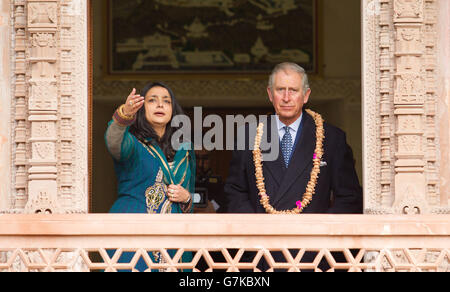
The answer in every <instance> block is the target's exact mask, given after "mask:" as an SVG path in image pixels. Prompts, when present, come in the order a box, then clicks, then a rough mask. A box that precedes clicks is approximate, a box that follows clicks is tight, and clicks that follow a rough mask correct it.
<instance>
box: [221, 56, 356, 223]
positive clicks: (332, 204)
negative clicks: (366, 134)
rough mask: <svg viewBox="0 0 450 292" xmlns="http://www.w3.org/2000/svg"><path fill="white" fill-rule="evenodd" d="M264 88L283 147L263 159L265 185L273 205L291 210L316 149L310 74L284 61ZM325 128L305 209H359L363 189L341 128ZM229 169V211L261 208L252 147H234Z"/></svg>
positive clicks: (329, 126)
mask: <svg viewBox="0 0 450 292" xmlns="http://www.w3.org/2000/svg"><path fill="white" fill-rule="evenodd" d="M267 93H268V95H269V99H270V101H271V103H272V104H273V107H274V109H275V112H276V117H275V119H276V121H277V129H278V133H279V138H280V150H281V151H280V155H279V157H278V159H277V160H275V161H264V162H263V173H264V178H265V184H266V190H267V194H268V195H269V196H270V203H271V205H272V206H273V207H274V208H275V209H276V210H279V211H282V210H291V209H293V208H295V207H296V202H298V201H299V200H301V199H302V196H303V193H304V192H305V189H306V186H307V184H308V181H309V180H310V174H311V170H312V167H313V156H314V150H315V148H316V125H315V122H314V120H313V118H312V117H311V116H310V115H309V114H308V113H306V112H305V111H304V105H305V104H306V103H307V102H308V100H309V97H310V95H311V89H310V88H309V84H308V76H307V75H306V73H305V71H304V69H303V68H301V67H300V66H298V65H297V64H294V63H282V64H280V65H278V66H276V67H275V69H274V70H273V73H272V75H271V77H270V80H269V86H268V88H267ZM267 128H268V129H269V130H270V126H268V127H267ZM324 130H325V139H324V142H323V145H324V146H323V148H324V155H323V157H322V163H321V167H320V174H319V178H318V180H317V185H316V189H315V194H314V195H313V198H312V201H311V203H310V204H309V205H308V206H307V207H306V208H305V209H304V210H303V213H356V214H357V213H362V209H363V203H362V189H361V186H360V184H359V180H358V177H357V174H356V171H355V167H354V159H353V153H352V150H351V148H350V147H349V146H348V145H347V142H346V136H345V133H344V132H343V131H342V130H340V129H338V128H336V127H333V126H331V125H329V124H327V123H324ZM286 134H287V136H286ZM269 136H270V135H269ZM250 144H251V143H250ZM229 173H230V175H229V177H228V179H227V181H226V184H225V194H226V196H227V201H228V213H265V212H266V210H265V209H264V208H263V207H262V205H261V204H260V196H259V191H258V189H257V187H256V178H255V166H254V163H253V155H252V151H251V150H250V149H248V150H244V151H234V153H233V158H232V161H231V166H230V172H229Z"/></svg>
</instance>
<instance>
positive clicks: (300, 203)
mask: <svg viewBox="0 0 450 292" xmlns="http://www.w3.org/2000/svg"><path fill="white" fill-rule="evenodd" d="M296 204H297V208H299V209H301V208H302V201H297V203H296Z"/></svg>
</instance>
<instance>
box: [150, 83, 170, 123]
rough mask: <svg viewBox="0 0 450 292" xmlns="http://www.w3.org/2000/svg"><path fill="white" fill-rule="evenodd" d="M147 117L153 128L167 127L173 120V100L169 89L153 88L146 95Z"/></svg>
mask: <svg viewBox="0 0 450 292" xmlns="http://www.w3.org/2000/svg"><path fill="white" fill-rule="evenodd" d="M144 106H145V117H146V119H147V121H148V122H149V123H150V125H151V126H152V127H153V128H160V127H165V126H166V125H167V123H169V122H170V120H171V119H172V98H171V97H170V93H169V91H168V90H167V89H165V88H164V87H160V86H155V87H152V88H151V89H150V90H149V91H148V92H147V94H146V95H145V103H144Z"/></svg>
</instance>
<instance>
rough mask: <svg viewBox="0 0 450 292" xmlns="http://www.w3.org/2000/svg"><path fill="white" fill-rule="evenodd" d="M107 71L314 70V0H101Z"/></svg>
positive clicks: (175, 72) (313, 71) (252, 71)
mask: <svg viewBox="0 0 450 292" xmlns="http://www.w3.org/2000/svg"><path fill="white" fill-rule="evenodd" d="M107 6H108V17H107V18H108V28H107V29H108V41H107V42H108V44H107V55H108V56H107V63H108V64H107V68H108V69H107V70H108V75H122V76H123V75H149V74H158V75H161V74H183V75H186V74H212V75H213V74H228V73H234V74H236V73H239V74H250V75H251V74H255V73H256V74H257V73H264V74H267V73H268V72H270V71H271V70H272V69H273V67H274V65H276V64H278V63H281V62H286V61H290V62H295V63H297V64H299V65H301V66H302V67H303V68H305V69H306V71H308V72H309V73H316V72H317V57H318V56H317V55H318V54H317V3H316V0H127V1H123V0H107Z"/></svg>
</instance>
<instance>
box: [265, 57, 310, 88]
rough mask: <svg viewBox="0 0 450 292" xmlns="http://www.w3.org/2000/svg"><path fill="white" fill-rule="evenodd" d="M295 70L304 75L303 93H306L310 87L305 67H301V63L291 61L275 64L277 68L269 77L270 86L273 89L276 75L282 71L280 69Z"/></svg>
mask: <svg viewBox="0 0 450 292" xmlns="http://www.w3.org/2000/svg"><path fill="white" fill-rule="evenodd" d="M288 70H289V71H294V72H296V73H298V74H300V76H301V77H302V82H303V84H302V87H303V93H306V91H308V89H310V87H309V79H308V74H306V71H305V69H303V68H302V67H300V66H299V65H297V64H295V63H290V62H285V63H281V64H278V65H277V66H275V68H274V69H273V71H272V74H270V77H269V88H272V89H273V83H274V81H275V75H276V74H277V73H278V72H280V71H285V72H286V71H288Z"/></svg>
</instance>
